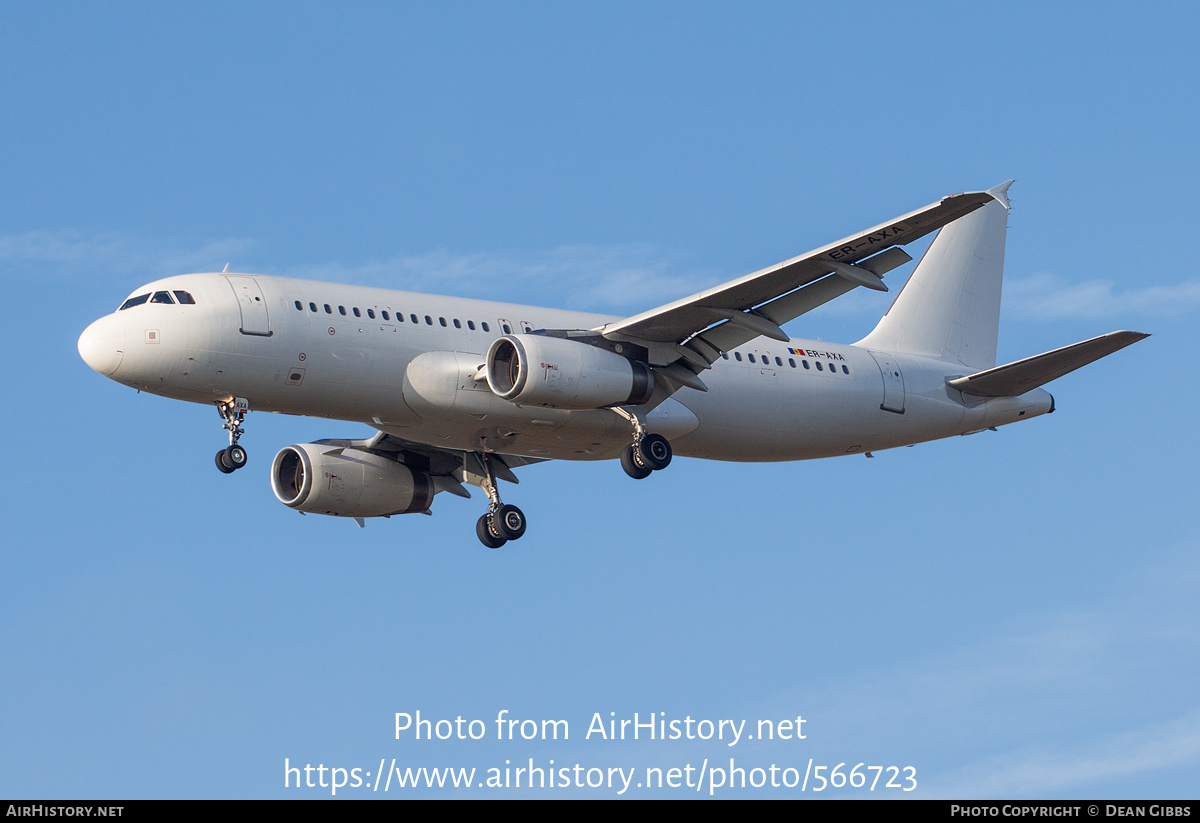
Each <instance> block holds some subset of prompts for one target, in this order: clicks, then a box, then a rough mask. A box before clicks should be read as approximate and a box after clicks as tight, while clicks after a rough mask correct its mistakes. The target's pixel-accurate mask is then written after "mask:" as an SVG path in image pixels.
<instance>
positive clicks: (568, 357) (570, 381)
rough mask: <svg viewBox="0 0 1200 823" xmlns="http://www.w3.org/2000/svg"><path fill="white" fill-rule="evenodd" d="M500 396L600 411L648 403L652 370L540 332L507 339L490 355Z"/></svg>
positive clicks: (490, 377)
mask: <svg viewBox="0 0 1200 823" xmlns="http://www.w3.org/2000/svg"><path fill="white" fill-rule="evenodd" d="M486 368H487V382H488V386H490V387H491V389H492V391H493V392H494V393H495V394H496V396H498V397H500V398H501V399H504V400H511V401H512V402H513V403H516V404H518V405H522V406H545V407H548V408H552V409H600V408H605V407H607V406H628V405H637V404H639V403H645V402H646V401H647V400H649V399H650V395H651V393H652V392H653V391H654V372H652V371H651V370H650V367H649V366H647V365H646V364H645V363H639V362H637V361H636V360H630V359H629V358H627V357H622V356H621V355H619V354H616V353H614V352H611V351H609V350H607V349H602V348H598V347H596V346H589V345H588V344H587V343H579V342H577V341H575V340H566V339H563V338H561V337H547V336H544V335H540V334H522V335H520V336H517V335H505V336H504V337H501V338H499V339H497V340H496V341H495V342H493V343H492V346H491V348H489V349H488V353H487V364H486Z"/></svg>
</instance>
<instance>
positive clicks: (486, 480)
mask: <svg viewBox="0 0 1200 823" xmlns="http://www.w3.org/2000/svg"><path fill="white" fill-rule="evenodd" d="M476 457H478V458H479V462H480V464H482V468H483V476H482V479H481V482H480V484H479V485H480V487H481V488H482V489H483V490H484V492H486V493H487V496H488V512H487V514H485V515H483V516H482V517H480V518H479V520H478V521H477V522H476V523H475V534H476V535H478V536H479V542H480V543H482V544H483V545H485V546H487V547H488V548H489V549H498V548H500V547H501V546H503V545H504V544H505V543H507V542H508V541H509V540H520V539H521V537H522V536H523V535H524V534H525V526H526V525H527V522H526V520H525V513H524V512H523V511H521V510H520V509H518V508H517V507H516V506H513V505H508V504H505V503H502V502H500V492H499V491H498V489H497V487H496V467H495V465H494V464H493V462H492V460H493V458H492V456H491V455H490V454H486V453H485V454H477V455H476Z"/></svg>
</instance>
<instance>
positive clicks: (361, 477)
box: [271, 443, 435, 517]
mask: <svg viewBox="0 0 1200 823" xmlns="http://www.w3.org/2000/svg"><path fill="white" fill-rule="evenodd" d="M271 488H272V489H274V491H275V496H276V497H278V498H279V501H280V502H281V503H284V504H286V505H288V506H291V507H292V508H293V509H297V510H299V511H302V512H309V513H311V514H331V515H334V516H336V517H380V516H382V515H385V514H404V513H406V512H423V511H426V510H428V509H429V504H430V503H431V502H432V501H433V495H434V492H435V490H434V488H433V482H432V481H431V480H430V478H429V475H427V474H425V473H424V472H419V471H413V470H412V469H410V468H409V467H408V466H405V465H404V464H403V463H397V462H395V461H394V460H389V459H387V458H386V457H380V456H379V455H376V454H371V453H369V452H365V451H360V450H358V449H345V448H339V447H337V446H334V445H332V444H329V443H299V444H297V445H295V446H288V447H287V448H285V449H282V450H281V451H280V452H279V454H277V455H275V461H274V463H272V464H271Z"/></svg>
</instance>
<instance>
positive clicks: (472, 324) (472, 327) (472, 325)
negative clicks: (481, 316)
mask: <svg viewBox="0 0 1200 823" xmlns="http://www.w3.org/2000/svg"><path fill="white" fill-rule="evenodd" d="M467 328H468V329H470V330H471V331H475V321H474V320H468V321H467Z"/></svg>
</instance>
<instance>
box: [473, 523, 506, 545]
mask: <svg viewBox="0 0 1200 823" xmlns="http://www.w3.org/2000/svg"><path fill="white" fill-rule="evenodd" d="M491 517H492V516H491V515H490V514H485V515H484V516H483V517H481V518H479V520H478V521H477V522H476V523H475V534H476V535H478V537H479V542H480V543H482V544H483V545H485V546H487V547H488V548H489V549H498V548H500V547H501V546H503V545H504V544H505V543H507V542H508V538H505V537H500V536H499V535H495V534H492V528H491V524H490V523H489V522H488V521H489V520H491Z"/></svg>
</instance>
